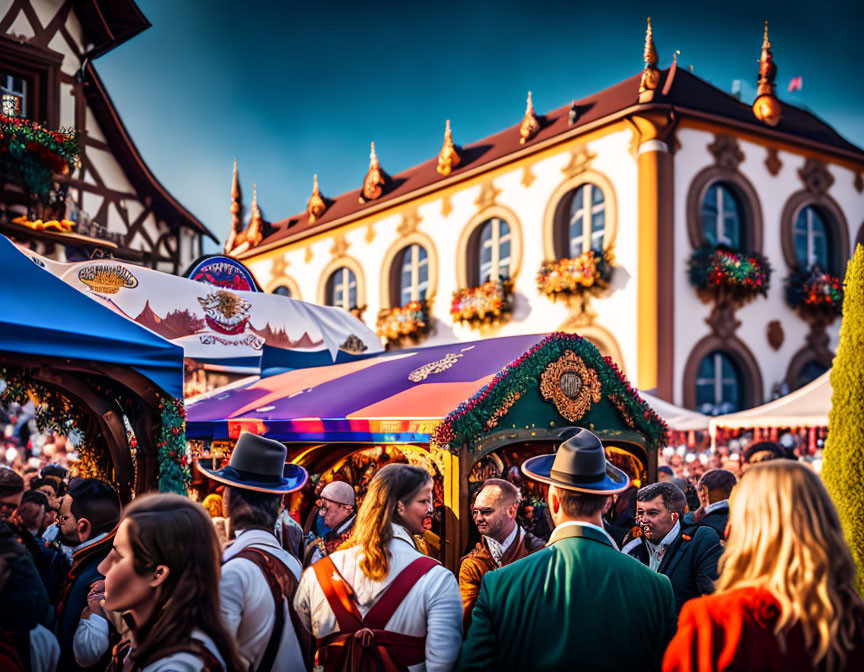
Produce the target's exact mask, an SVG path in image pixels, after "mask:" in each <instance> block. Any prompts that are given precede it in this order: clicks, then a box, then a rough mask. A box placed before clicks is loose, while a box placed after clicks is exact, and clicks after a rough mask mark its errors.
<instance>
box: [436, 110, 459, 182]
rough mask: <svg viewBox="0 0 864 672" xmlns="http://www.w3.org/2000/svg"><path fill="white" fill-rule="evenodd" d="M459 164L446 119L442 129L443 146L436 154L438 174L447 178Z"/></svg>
mask: <svg viewBox="0 0 864 672" xmlns="http://www.w3.org/2000/svg"><path fill="white" fill-rule="evenodd" d="M460 163H462V159H461V157H460V156H459V152H458V151H457V150H456V145H454V144H453V133H452V132H451V131H450V120H449V119H448V120H447V125H446V126H445V128H444V144H443V145H442V146H441V151H440V152H439V153H438V173H439V174H440V175H443V176H444V177H447V176H448V175H449V174H450V173H451V172H453V169H454V168H456V167H457V166H458V165H459V164H460Z"/></svg>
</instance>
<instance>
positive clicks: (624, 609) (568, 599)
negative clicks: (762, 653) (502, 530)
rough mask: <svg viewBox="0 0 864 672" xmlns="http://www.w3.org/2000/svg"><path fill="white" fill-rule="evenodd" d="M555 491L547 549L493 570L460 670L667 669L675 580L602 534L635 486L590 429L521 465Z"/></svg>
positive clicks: (486, 578) (485, 583)
mask: <svg viewBox="0 0 864 672" xmlns="http://www.w3.org/2000/svg"><path fill="white" fill-rule="evenodd" d="M522 472H523V473H524V474H525V475H526V476H527V477H528V478H531V479H533V480H535V481H540V482H541V483H547V484H548V485H549V493H548V497H547V501H548V503H549V512H550V513H551V514H552V519H553V521H554V522H555V525H556V527H555V530H554V531H553V532H552V536H551V537H550V539H549V544H548V545H547V546H546V548H544V549H542V550H539V551H537V552H536V553H533V554H532V555H529V556H528V557H526V558H523V559H521V560H517V561H516V562H514V563H512V564H509V565H507V566H506V567H501V568H500V569H496V570H495V571H494V572H489V573H488V574H486V575H485V576H484V577H483V584H482V586H481V588H480V597H479V598H478V600H477V606H476V607H475V608H474V612H473V615H472V620H471V627H470V629H469V630H468V636H467V638H466V640H465V642H464V644H463V645H462V653H461V656H460V658H459V669H460V670H492V669H494V670H543V671H544V672H547V671H550V670H561V671H562V672H563V671H564V670H574V669H579V670H636V669H638V670H659V669H660V664H661V661H662V658H663V652H664V650H665V649H666V645H667V644H668V643H669V640H670V639H671V638H672V635H673V634H674V633H675V620H676V617H675V597H674V595H673V593H672V586H671V584H670V583H669V579H667V578H666V577H665V576H663V575H661V574H657V573H655V572H652V571H651V570H649V569H648V568H647V567H645V566H644V565H641V564H640V563H638V562H635V561H633V558H630V557H628V556H626V555H624V554H623V553H621V552H619V551H618V549H617V548H616V546H615V542H614V541H613V540H612V538H611V537H610V536H609V535H608V534H607V533H606V531H605V530H604V529H603V517H602V516H603V510H604V509H605V508H606V505H607V503H608V501H609V498H610V496H611V495H613V494H615V493H619V492H623V491H624V490H626V489H627V487H628V486H629V485H630V479H629V478H628V476H627V474H625V473H624V472H623V471H621V470H620V469H617V468H616V467H614V466H613V465H612V464H610V463H609V462H607V461H606V456H605V453H604V450H603V445H602V444H601V443H600V439H598V438H597V437H596V436H595V435H594V434H592V433H591V432H589V431H588V430H586V429H576V428H574V433H573V434H572V436H570V438H568V439H567V440H566V441H564V443H562V444H561V445H560V447H559V448H558V452H557V453H553V454H550V455H538V456H536V457H532V458H531V459H529V460H527V461H525V462H524V463H523V464H522Z"/></svg>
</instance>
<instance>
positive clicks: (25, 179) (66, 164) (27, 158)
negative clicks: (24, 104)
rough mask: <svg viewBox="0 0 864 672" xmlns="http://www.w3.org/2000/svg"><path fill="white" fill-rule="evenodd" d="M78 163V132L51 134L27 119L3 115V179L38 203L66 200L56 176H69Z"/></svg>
mask: <svg viewBox="0 0 864 672" xmlns="http://www.w3.org/2000/svg"><path fill="white" fill-rule="evenodd" d="M77 161H78V138H77V134H76V133H75V131H73V130H67V129H61V130H59V131H52V130H50V129H47V128H43V127H42V126H40V125H39V124H36V123H33V122H31V121H30V120H28V119H20V118H17V117H7V116H5V115H0V176H2V178H3V179H4V180H5V181H7V182H11V183H14V184H18V185H20V186H22V187H24V189H26V190H27V191H28V192H29V193H30V195H32V196H33V198H34V199H36V201H37V202H39V203H43V204H45V205H57V204H60V203H63V202H64V201H65V199H66V188H65V187H61V188H55V187H56V185H55V182H54V175H55V174H57V175H68V174H69V172H70V171H71V170H72V169H73V168H74V167H75V165H76V163H77Z"/></svg>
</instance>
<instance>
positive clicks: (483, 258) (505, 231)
mask: <svg viewBox="0 0 864 672" xmlns="http://www.w3.org/2000/svg"><path fill="white" fill-rule="evenodd" d="M512 240H513V239H512V233H511V231H510V225H509V224H508V223H507V222H506V221H504V220H503V219H501V218H500V217H493V218H492V219H487V220H486V221H485V222H483V224H481V225H480V240H479V243H480V244H479V250H478V253H479V259H478V262H479V266H478V269H479V276H478V278H477V279H478V281H479V283H478V284H480V285H482V284H483V283H484V282H488V281H490V280H493V281H497V280H507V279H508V278H509V277H510V263H511V250H512Z"/></svg>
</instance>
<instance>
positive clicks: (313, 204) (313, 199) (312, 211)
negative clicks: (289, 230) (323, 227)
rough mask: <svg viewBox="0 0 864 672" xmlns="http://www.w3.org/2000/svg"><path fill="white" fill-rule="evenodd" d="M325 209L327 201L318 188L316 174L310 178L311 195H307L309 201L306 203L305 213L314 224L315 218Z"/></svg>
mask: <svg viewBox="0 0 864 672" xmlns="http://www.w3.org/2000/svg"><path fill="white" fill-rule="evenodd" d="M326 210H327V202H326V201H325V200H324V196H323V195H322V194H321V191H320V190H319V189H318V175H315V177H314V178H313V180H312V195H311V196H310V197H309V202H308V203H306V213H307V214H308V215H309V223H310V224H314V223H315V220H316V219H318V218H319V217H320V216H321V215H323V214H324V212H325V211H326Z"/></svg>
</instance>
